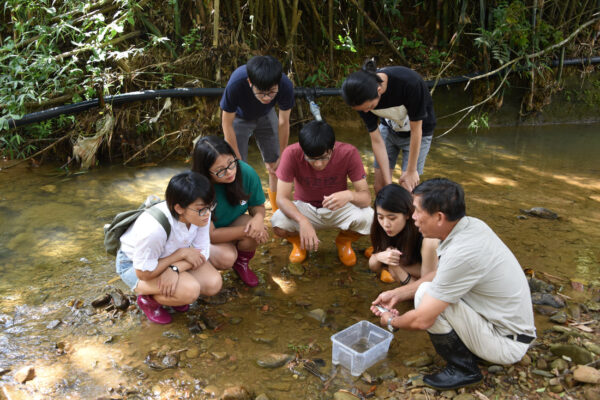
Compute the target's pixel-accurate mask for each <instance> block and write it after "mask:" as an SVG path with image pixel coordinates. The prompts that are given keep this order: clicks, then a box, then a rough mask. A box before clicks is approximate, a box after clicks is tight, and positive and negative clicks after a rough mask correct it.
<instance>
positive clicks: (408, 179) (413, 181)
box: [399, 171, 419, 193]
mask: <svg viewBox="0 0 600 400" xmlns="http://www.w3.org/2000/svg"><path fill="white" fill-rule="evenodd" d="M399 183H400V185H402V186H404V188H405V189H406V190H408V191H409V192H411V193H412V191H413V189H414V188H415V187H416V186H417V185H418V184H419V173H418V172H417V171H410V172H409V171H404V172H402V175H400V180H399Z"/></svg>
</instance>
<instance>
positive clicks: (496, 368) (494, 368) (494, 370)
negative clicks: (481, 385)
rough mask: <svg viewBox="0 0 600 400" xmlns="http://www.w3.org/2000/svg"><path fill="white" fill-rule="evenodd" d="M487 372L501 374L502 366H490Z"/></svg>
mask: <svg viewBox="0 0 600 400" xmlns="http://www.w3.org/2000/svg"><path fill="white" fill-rule="evenodd" d="M488 372H489V373H490V374H502V373H504V367H503V366H502V365H490V366H489V367H488Z"/></svg>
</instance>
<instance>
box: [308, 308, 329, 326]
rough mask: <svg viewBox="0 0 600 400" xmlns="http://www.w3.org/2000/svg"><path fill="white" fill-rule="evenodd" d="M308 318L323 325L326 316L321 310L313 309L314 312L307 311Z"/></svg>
mask: <svg viewBox="0 0 600 400" xmlns="http://www.w3.org/2000/svg"><path fill="white" fill-rule="evenodd" d="M308 316H309V317H311V318H314V319H316V320H317V321H319V322H320V323H323V322H325V317H327V314H326V313H325V311H323V309H322V308H315V309H314V310H311V311H309V313H308Z"/></svg>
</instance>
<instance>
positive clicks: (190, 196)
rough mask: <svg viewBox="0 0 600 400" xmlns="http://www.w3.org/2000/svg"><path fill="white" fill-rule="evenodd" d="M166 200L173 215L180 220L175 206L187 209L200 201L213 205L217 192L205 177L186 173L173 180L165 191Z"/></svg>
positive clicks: (194, 173)
mask: <svg viewBox="0 0 600 400" xmlns="http://www.w3.org/2000/svg"><path fill="white" fill-rule="evenodd" d="M165 198H166V200H167V207H168V208H169V211H170V212H171V215H172V216H173V217H174V218H175V219H176V220H179V214H177V211H175V205H177V204H179V206H180V207H181V208H186V207H187V206H189V205H190V204H192V203H193V202H195V201H196V200H198V199H201V200H202V201H203V202H204V204H207V205H208V204H211V203H213V202H214V201H215V190H214V189H213V187H212V185H211V184H210V182H209V181H208V179H207V178H206V177H205V176H203V175H201V174H199V173H197V172H193V171H186V172H182V173H180V174H177V175H175V176H174V177H172V178H171V180H170V181H169V184H168V185H167V190H165Z"/></svg>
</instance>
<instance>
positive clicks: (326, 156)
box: [304, 152, 331, 162]
mask: <svg viewBox="0 0 600 400" xmlns="http://www.w3.org/2000/svg"><path fill="white" fill-rule="evenodd" d="M330 158H331V152H327V154H326V155H323V156H321V157H309V156H307V155H306V154H305V155H304V159H305V160H306V161H308V162H317V161H328V160H329V159H330Z"/></svg>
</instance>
